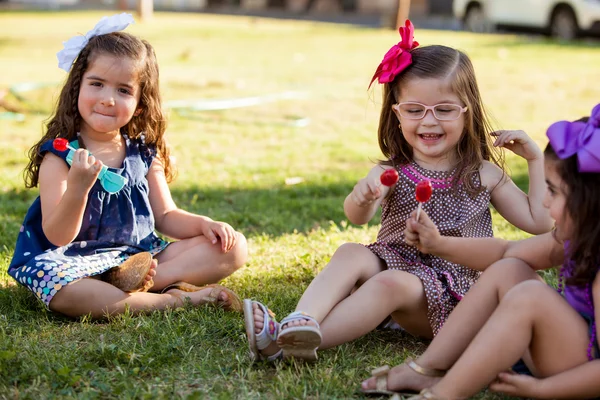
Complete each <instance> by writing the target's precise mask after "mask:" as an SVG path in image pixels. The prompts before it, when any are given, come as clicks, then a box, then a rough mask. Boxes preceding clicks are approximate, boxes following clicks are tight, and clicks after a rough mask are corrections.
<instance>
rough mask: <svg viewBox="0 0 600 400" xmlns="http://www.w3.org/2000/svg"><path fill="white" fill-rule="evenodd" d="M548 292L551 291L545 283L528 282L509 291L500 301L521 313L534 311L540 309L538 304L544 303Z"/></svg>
mask: <svg viewBox="0 0 600 400" xmlns="http://www.w3.org/2000/svg"><path fill="white" fill-rule="evenodd" d="M550 291H552V289H551V288H550V287H549V286H548V285H546V284H545V283H543V282H540V281H534V280H528V281H524V282H521V283H519V284H518V285H515V286H514V287H513V288H512V289H510V290H509V291H508V292H507V293H506V295H505V296H504V298H503V299H502V303H503V304H504V305H505V306H513V307H514V308H515V309H519V310H522V311H529V310H532V311H535V310H539V309H540V308H539V303H540V302H542V303H543V302H545V301H546V296H547V295H548V294H549V292H550Z"/></svg>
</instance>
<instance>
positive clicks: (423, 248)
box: [404, 210, 440, 254]
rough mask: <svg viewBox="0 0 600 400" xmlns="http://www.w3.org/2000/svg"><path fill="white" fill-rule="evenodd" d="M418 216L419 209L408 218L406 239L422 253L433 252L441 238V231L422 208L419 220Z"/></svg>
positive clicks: (407, 242)
mask: <svg viewBox="0 0 600 400" xmlns="http://www.w3.org/2000/svg"><path fill="white" fill-rule="evenodd" d="M416 216H417V210H415V211H413V212H412V213H411V217H410V218H409V219H407V220H406V229H405V230H404V241H405V242H406V244H408V245H410V246H415V247H416V248H417V249H418V250H419V251H420V252H421V253H424V254H428V253H431V252H432V250H433V249H434V248H435V247H436V245H437V244H438V241H439V240H440V232H439V231H438V228H437V226H435V224H434V223H433V222H432V221H431V219H429V216H428V215H427V213H426V212H425V211H424V210H421V213H420V215H419V221H418V222H417V220H416Z"/></svg>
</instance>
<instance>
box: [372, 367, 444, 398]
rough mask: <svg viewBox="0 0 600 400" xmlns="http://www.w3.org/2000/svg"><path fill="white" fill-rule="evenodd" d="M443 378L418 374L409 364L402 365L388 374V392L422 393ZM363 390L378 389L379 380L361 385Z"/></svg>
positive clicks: (373, 379) (374, 379)
mask: <svg viewBox="0 0 600 400" xmlns="http://www.w3.org/2000/svg"><path fill="white" fill-rule="evenodd" d="M440 379H442V378H441V377H434V376H428V375H424V374H421V373H418V372H417V371H415V370H414V369H412V368H410V367H409V366H408V365H407V364H400V365H397V366H395V367H394V368H392V369H391V370H390V371H389V372H388V374H387V390H389V391H392V392H398V391H402V390H409V391H415V392H420V391H421V390H423V389H425V388H429V387H431V386H433V385H434V384H436V383H437V382H438V381H439V380H440ZM361 388H362V390H374V389H377V378H376V377H375V376H373V377H371V378H369V379H367V380H365V381H363V382H362V384H361Z"/></svg>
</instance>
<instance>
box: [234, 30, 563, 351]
mask: <svg viewBox="0 0 600 400" xmlns="http://www.w3.org/2000/svg"><path fill="white" fill-rule="evenodd" d="M400 36H401V39H402V40H401V41H400V42H399V43H398V44H396V45H394V46H393V47H392V48H391V49H390V50H389V51H388V52H387V53H386V54H385V57H384V58H383V61H382V62H381V64H380V65H379V66H378V68H377V70H376V72H375V75H374V76H373V79H372V80H371V83H372V82H373V81H375V80H378V81H379V82H380V83H382V84H383V108H382V110H381V117H380V122H379V131H378V140H379V145H380V148H381V151H382V153H383V156H384V158H385V160H384V161H382V162H380V163H378V165H376V166H374V167H373V168H372V169H371V171H370V172H369V173H368V174H367V176H366V177H365V178H363V179H361V180H360V181H358V183H357V184H356V186H355V187H354V189H353V190H352V192H351V193H350V194H349V195H348V197H347V198H346V200H345V202H344V210H345V213H346V216H347V217H348V219H349V220H350V221H351V222H352V223H354V224H359V225H362V224H366V223H367V222H369V221H370V220H371V219H372V218H373V216H374V215H375V213H376V212H377V211H378V209H379V207H380V206H381V208H382V211H381V229H380V231H379V234H378V237H377V240H376V241H375V242H374V243H371V244H369V245H362V244H357V243H346V244H344V245H342V246H341V247H340V248H339V249H338V250H337V251H336V252H335V254H334V255H333V257H332V258H331V261H330V262H329V264H328V265H327V266H326V267H325V269H324V270H323V271H322V272H321V273H320V274H319V275H318V276H317V277H316V278H315V279H314V280H313V282H312V283H311V284H310V286H309V287H308V288H307V289H306V291H305V293H304V295H303V296H302V298H301V299H300V302H299V303H298V305H297V307H296V311H295V312H293V313H292V314H290V315H289V316H287V317H286V318H284V319H283V320H282V321H281V323H280V324H279V325H278V324H277V323H276V322H275V320H274V318H273V317H272V316H271V315H270V314H269V312H268V309H267V307H266V306H264V305H263V304H261V303H259V302H257V301H251V300H247V301H246V303H245V313H246V329H247V335H248V341H249V343H250V349H251V352H252V354H253V357H255V358H268V359H276V358H277V357H278V356H279V355H280V354H281V353H282V354H283V357H284V358H286V357H293V358H301V359H309V360H314V359H316V356H317V354H316V350H317V348H318V349H320V350H322V349H326V348H329V347H333V346H337V345H339V344H342V343H345V342H348V341H350V340H354V339H356V338H358V337H361V336H363V335H365V334H367V333H368V332H370V331H372V330H373V329H375V328H376V327H377V326H378V325H380V324H382V323H385V322H386V319H389V317H390V316H391V318H393V319H394V320H395V322H396V323H398V324H399V325H400V326H401V327H402V328H403V329H404V330H406V331H407V332H409V333H410V334H413V335H415V336H419V337H424V338H432V337H433V336H434V335H436V334H437V333H438V332H439V330H440V328H441V327H442V325H443V324H444V321H445V320H446V318H447V317H448V315H449V314H450V312H451V311H452V310H453V309H454V307H455V306H456V305H457V304H458V302H459V301H460V299H461V298H462V297H463V296H464V295H465V293H466V292H467V291H468V290H469V288H470V287H471V286H472V285H473V284H474V283H475V282H476V281H477V279H478V277H479V275H480V271H479V270H476V269H471V268H467V267H465V266H464V265H461V264H459V263H452V262H450V261H447V260H444V259H443V258H440V257H437V256H432V255H423V254H421V253H420V252H419V251H418V249H417V248H416V247H415V246H413V245H410V244H408V243H406V241H405V240H404V234H403V231H404V228H405V221H406V219H407V218H408V217H409V215H410V213H411V211H413V210H414V209H415V208H417V200H416V199H415V188H416V186H417V184H418V183H419V182H420V181H422V180H428V181H429V182H431V186H432V188H433V193H432V196H431V199H430V200H429V201H428V202H427V203H425V204H423V208H424V210H426V211H427V212H428V213H429V215H431V216H432V218H433V219H434V221H435V222H436V223H437V224H438V225H439V226H440V227H441V230H442V233H443V234H444V235H447V236H460V237H463V236H464V237H481V236H492V220H491V214H490V209H489V206H490V203H491V204H492V205H493V206H494V207H495V208H496V210H498V212H499V213H500V214H501V215H502V216H503V217H504V218H506V219H507V220H508V221H509V222H511V223H512V224H514V225H515V226H517V227H518V228H520V229H523V230H525V231H527V232H530V233H543V232H548V231H549V230H550V229H552V220H551V218H550V216H549V213H548V211H547V210H546V209H545V208H544V207H543V206H542V198H543V194H544V190H545V185H544V177H543V161H542V152H541V150H540V149H539V147H538V146H537V145H536V144H535V143H534V142H533V141H532V140H531V139H530V138H529V137H528V136H527V135H526V134H525V133H524V132H522V131H503V132H496V133H494V132H492V130H491V129H490V126H489V124H488V122H487V119H486V116H485V112H484V108H483V105H482V101H481V97H480V95H479V90H478V87H477V81H476V78H475V72H474V70H473V66H472V64H471V61H470V60H469V58H468V57H467V56H466V55H465V54H464V53H462V52H460V51H458V50H455V49H452V48H449V47H445V46H423V47H420V46H419V44H418V42H416V41H415V40H414V37H413V26H412V24H411V23H410V21H407V22H406V26H404V27H402V28H400ZM494 138H495V142H494ZM498 147H506V148H508V149H510V150H512V151H513V152H515V153H516V154H518V155H520V156H522V157H524V158H525V159H526V160H527V162H528V166H529V172H530V186H529V193H528V194H525V193H523V192H522V191H521V190H520V189H519V188H518V187H517V186H516V185H515V184H514V183H513V181H512V180H511V179H510V177H508V176H507V175H506V174H505V173H504V170H503V169H502V167H501V165H502V163H501V161H500V159H501V157H500V154H498V153H499V149H498ZM388 169H394V170H395V172H397V174H398V176H399V180H398V181H397V183H395V184H392V185H391V186H385V185H384V186H382V185H381V184H380V183H379V182H380V176H381V174H382V172H384V171H386V170H388Z"/></svg>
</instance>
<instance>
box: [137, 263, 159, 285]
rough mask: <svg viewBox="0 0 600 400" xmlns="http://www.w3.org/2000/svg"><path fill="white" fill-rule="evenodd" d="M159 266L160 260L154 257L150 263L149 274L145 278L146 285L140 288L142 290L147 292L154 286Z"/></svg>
mask: <svg viewBox="0 0 600 400" xmlns="http://www.w3.org/2000/svg"><path fill="white" fill-rule="evenodd" d="M157 266H158V261H157V260H156V259H155V258H153V259H152V264H150V269H149V270H148V274H146V277H145V278H144V286H142V288H141V289H140V290H139V291H140V292H147V291H148V290H150V289H151V288H152V286H154V277H155V276H156V267H157Z"/></svg>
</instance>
